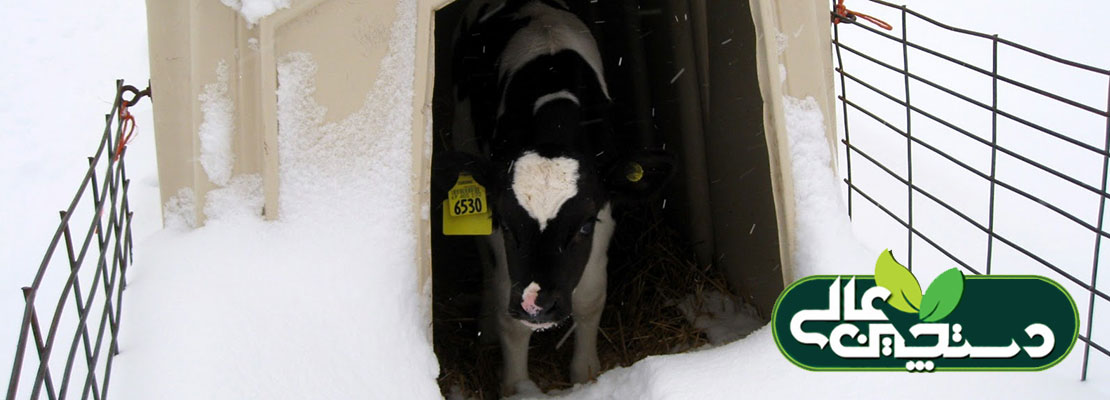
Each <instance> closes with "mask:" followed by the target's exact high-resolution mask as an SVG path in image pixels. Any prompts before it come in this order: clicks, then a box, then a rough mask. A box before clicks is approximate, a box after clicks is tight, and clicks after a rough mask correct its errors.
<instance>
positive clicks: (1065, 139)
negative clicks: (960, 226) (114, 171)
mask: <svg viewBox="0 0 1110 400" xmlns="http://www.w3.org/2000/svg"><path fill="white" fill-rule="evenodd" d="M871 2H872V3H874V4H876V5H879V6H881V7H885V8H887V9H890V10H891V11H893V12H895V13H897V14H898V15H900V17H901V21H900V22H901V27H900V29H899V28H895V29H894V31H893V32H897V33H896V34H890V33H887V32H884V31H881V30H878V29H875V28H873V27H871V26H869V25H867V22H866V21H856V20H855V19H842V21H841V22H843V23H844V25H845V26H844V27H841V26H840V25H837V24H834V25H833V26H834V27H833V50H834V52H835V56H836V62H837V65H836V67H835V71H836V78H838V79H839V86H840V87H839V89H840V90H839V91H840V94H839V95H838V96H837V99H838V101H839V102H840V103H841V106H842V107H841V109H842V110H843V111H842V112H843V114H842V118H841V122H842V123H843V126H842V131H843V139H842V140H841V143H842V144H843V146H844V149H845V150H844V151H845V157H846V158H845V164H846V167H847V168H846V172H847V178H846V179H844V183H845V184H846V186H847V192H848V214H849V216H851V215H852V209H853V204H852V203H853V199H855V198H857V197H858V198H862V199H863V200H865V201H866V202H867V203H869V204H871V205H873V206H874V207H876V208H877V209H878V210H880V211H881V212H882V213H883V214H885V215H886V216H889V217H890V218H891V219H893V220H894V221H895V222H897V224H899V225H901V226H902V227H904V228H905V230H906V232H907V238H906V240H907V247H906V248H907V250H908V251H907V252H908V253H909V254H908V255H907V261H908V263H907V265H908V266H909V267H910V268H912V262H913V261H912V260H913V244H914V238H917V239H920V240H921V241H923V242H924V243H926V244H928V245H929V246H930V247H932V248H933V249H934V250H936V251H937V252H939V253H941V254H943V255H944V256H945V257H947V258H949V259H951V260H952V261H953V262H955V263H957V264H959V265H960V266H961V267H963V268H964V269H965V270H966V271H970V272H971V273H974V274H990V273H991V272H992V260H993V259H994V258H995V254H996V250H995V247H996V244H995V242H999V243H1002V244H1005V245H1006V246H1009V247H1010V248H1012V249H1014V250H1016V251H1017V252H1019V253H1021V254H1022V255H1024V256H1026V257H1028V258H1029V259H1032V260H1035V262H1036V263H1037V264H1039V265H1040V266H1041V267H1043V268H1044V270H1045V271H1046V273H1045V275H1046V276H1050V277H1053V278H1062V279H1064V280H1067V281H1070V282H1071V283H1073V284H1075V285H1076V286H1078V287H1079V288H1081V289H1082V290H1083V292H1084V293H1082V294H1081V293H1072V294H1073V296H1074V298H1075V299H1076V303H1077V306H1079V310H1080V313H1081V314H1085V315H1086V321H1087V324H1086V329H1085V330H1084V331H1083V332H1081V333H1080V335H1079V340H1080V341H1081V343H1082V347H1083V355H1082V357H1083V366H1082V371H1081V375H1080V376H1081V379H1083V380H1086V379H1087V373H1088V363H1089V361H1090V359H1091V356H1092V354H1091V350H1092V349H1094V350H1095V351H1097V352H1100V353H1102V354H1104V355H1106V356H1110V351H1108V350H1107V346H1106V345H1105V344H1103V343H1105V342H1103V343H1100V342H1098V341H1096V340H1094V339H1093V334H1094V332H1093V327H1094V321H1093V319H1094V316H1095V311H1094V310H1095V303H1096V299H1098V298H1101V299H1104V300H1110V296H1107V293H1106V292H1105V291H1104V290H1103V289H1099V288H1097V287H1096V282H1097V279H1098V270H1099V252H1100V250H1101V246H1102V242H1103V240H1104V238H1110V233H1108V232H1106V231H1105V230H1104V229H1103V226H1104V225H1103V222H1104V220H1105V217H1106V213H1105V211H1106V206H1105V202H1106V200H1107V199H1108V198H1110V194H1108V193H1107V174H1108V167H1110V109H1100V108H1097V107H1094V106H1091V105H1089V104H1087V103H1084V102H1081V101H1078V100H1075V99H1072V98H1069V97H1066V96H1064V95H1060V94H1057V93H1053V92H1052V91H1049V90H1045V89H1042V88H1039V87H1037V86H1035V85H1033V84H1030V83H1028V82H1023V81H1022V80H1020V79H1016V78H1011V77H1007V76H1005V75H1002V74H999V72H998V70H999V57H998V55H999V50H1000V48H1001V49H1005V50H1016V51H1017V52H1018V54H1025V55H1026V56H1028V57H1035V58H1037V59H1041V60H1047V61H1049V62H1051V63H1053V64H1056V65H1058V66H1059V67H1061V68H1063V69H1065V70H1066V71H1069V72H1070V73H1073V74H1080V73H1082V74H1095V75H1096V76H1102V77H1104V78H1107V107H1110V71H1108V70H1106V69H1103V68H1098V67H1093V66H1090V65H1085V64H1082V63H1078V62H1074V61H1070V60H1066V59H1063V58H1060V57H1057V56H1053V55H1051V54H1048V53H1045V52H1043V51H1039V50H1036V49H1033V48H1030V47H1028V46H1024V45H1021V44H1018V43H1015V42H1012V41H1009V40H1006V39H1003V38H1000V37H998V35H988V34H984V33H980V32H975V31H971V30H967V29H961V28H957V27H953V26H950V25H946V24H944V23H941V22H938V21H936V20H934V19H932V18H929V17H927V16H925V15H922V14H920V13H918V12H915V11H913V10H910V9H908V8H906V6H900V5H895V4H891V3H888V2H885V1H881V0H871ZM833 3H834V4H833V7H834V9H835V6H836V4H835V1H834V2H833ZM833 17H834V18H835V17H836V14H835V12H834V13H833ZM907 22H913V23H915V24H917V23H924V25H926V26H931V29H940V30H942V31H947V32H951V33H954V34H956V35H957V36H959V37H960V38H961V39H960V40H967V41H984V40H985V41H988V42H989V44H990V60H991V67H990V69H987V68H984V67H980V66H976V65H974V63H971V62H968V61H966V60H962V59H961V58H960V57H958V56H955V55H952V54H950V52H946V51H945V50H944V49H937V48H932V47H928V46H925V45H922V44H920V43H921V41H920V39H919V40H918V41H917V42H915V41H914V40H912V39H911V36H910V32H908V29H907ZM841 29H860V30H862V31H863V32H867V33H868V34H872V35H877V36H879V37H882V38H884V39H886V40H889V41H890V42H891V43H894V46H900V47H901V54H900V55H901V57H900V59H896V60H883V59H881V57H879V56H874V55H872V54H871V53H869V52H868V50H869V49H864V48H863V47H861V45H859V44H855V43H847V42H845V41H842V40H841V37H840V34H841ZM927 34H928V33H919V34H918V35H917V36H914V38H922V37H924V35H927ZM911 51H912V52H915V53H914V54H927V55H929V56H932V57H935V58H937V59H940V60H944V61H945V62H947V63H949V64H951V65H953V66H958V67H959V68H961V69H963V70H965V71H968V72H970V73H971V75H976V76H981V77H985V78H988V79H990V81H991V99H990V102H989V103H987V102H985V101H982V100H976V99H975V98H974V97H973V96H972V95H971V94H969V93H968V91H967V88H963V87H949V86H945V85H942V84H939V83H937V82H936V80H931V79H927V78H925V77H924V76H922V74H920V73H914V72H911V69H910V54H911ZM846 55H847V56H849V57H850V58H851V59H853V60H856V61H858V62H860V63H865V64H871V66H878V67H879V69H881V70H886V71H888V72H893V73H894V74H896V75H898V76H899V77H900V79H901V81H902V89H904V92H902V93H891V92H890V91H889V90H886V91H884V90H883V89H882V88H880V85H879V84H877V83H876V82H872V81H869V79H868V78H869V77H867V76H861V75H863V74H857V73H854V72H852V71H849V70H848V69H846V68H845V67H844V62H845V56H846ZM888 58H889V57H888ZM849 83H851V86H850V87H852V88H853V90H854V91H858V90H860V89H861V88H862V90H863V91H865V92H870V93H869V94H870V95H877V96H878V98H880V99H883V101H885V102H888V104H885V105H880V106H874V105H868V104H864V103H866V102H865V101H859V100H858V99H857V100H854V99H856V98H849V96H848V94H847V93H848V91H847V88H848V87H849ZM999 83H1002V84H1005V85H1009V86H1012V87H1016V88H1019V89H1021V90H1023V91H1025V92H1026V93H1029V94H1032V95H1035V96H1039V97H1041V98H1043V99H1046V101H1049V102H1052V103H1057V104H1060V105H1065V106H1067V107H1068V108H1072V109H1075V110H1078V111H1079V112H1081V113H1084V114H1089V115H1093V116H1095V117H1101V118H1103V119H1106V134H1105V137H1104V139H1103V140H1102V142H1103V143H1102V145H1101V146H1095V145H1092V144H1089V143H1087V142H1084V141H1082V140H1080V139H1079V138H1077V137H1074V136H1073V135H1069V134H1068V133H1065V132H1060V131H1058V130H1055V129H1051V128H1049V127H1046V126H1045V125H1043V124H1038V123H1036V122H1033V121H1031V119H1030V118H1023V117H1022V116H1021V115H1018V114H1020V113H1019V112H1008V111H1007V110H1005V109H1001V108H1000V107H999ZM921 85H924V86H926V87H929V88H931V89H934V90H937V91H939V92H942V93H945V94H946V95H948V96H951V97H952V98H954V99H956V101H958V102H961V104H963V105H965V106H966V107H969V109H972V110H974V109H980V110H983V111H985V112H989V113H990V115H991V123H990V134H989V138H990V139H989V140H988V139H987V138H986V137H988V135H986V134H985V132H979V133H980V134H981V135H980V134H976V133H975V132H976V130H975V129H972V128H967V127H963V126H960V123H958V122H954V121H952V120H951V119H946V118H943V117H941V116H940V113H936V112H931V111H930V110H927V109H924V107H919V106H918V105H917V104H915V103H914V102H912V101H911V100H910V99H911V96H910V95H911V93H910V88H911V86H913V87H916V88H920V87H921ZM853 93H855V92H853ZM890 105H893V107H889V106H890ZM889 109H899V110H900V111H898V112H893V113H892V112H889V111H886V110H889ZM849 111H851V113H850V112H849ZM850 115H853V116H855V118H860V117H861V116H865V117H866V118H867V119H871V120H873V122H877V123H879V124H881V125H882V126H884V127H885V129H886V130H887V131H888V132H887V133H888V134H894V135H898V136H900V137H901V138H902V139H904V142H905V165H904V168H905V169H904V171H905V173H903V174H900V173H898V172H896V171H895V169H900V168H901V167H902V166H897V167H891V166H888V165H886V164H884V163H883V162H882V161H880V160H879V159H878V158H877V155H876V154H872V153H869V152H867V151H865V150H864V149H861V148H860V146H858V145H857V144H856V143H853V142H852V139H851V129H850V128H851V127H852V123H853V121H855V120H854V119H850V118H849V116H850ZM922 118H924V121H926V122H928V123H936V124H939V125H941V126H944V127H945V128H947V129H949V130H951V131H952V132H956V133H957V134H958V135H959V136H962V137H964V138H966V139H970V140H971V141H972V142H973V143H977V144H979V145H981V146H986V148H988V149H989V151H990V170H989V172H984V171H980V170H979V169H976V168H974V167H973V166H972V165H971V164H972V163H971V162H970V161H969V160H967V159H962V158H961V157H959V156H955V155H952V154H951V153H950V152H946V151H944V150H942V149H941V148H940V146H938V145H936V144H935V143H931V142H930V141H929V140H926V138H924V137H921V136H915V134H914V131H913V127H914V124H913V122H914V121H921V119H922ZM1000 121H1009V122H1012V123H1016V124H1018V125H1020V126H1024V127H1025V129H1030V130H1031V131H1034V132H1037V133H1038V134H1041V135H1045V136H1047V137H1051V138H1053V139H1055V140H1057V141H1059V142H1060V143H1064V144H1066V146H1070V147H1072V148H1075V149H1081V150H1082V151H1085V152H1088V153H1091V154H1094V155H1095V156H1097V157H1101V160H1102V162H1101V166H1102V170H1101V177H1102V179H1101V181H1100V182H1101V183H1100V184H1095V185H1092V184H1089V183H1087V182H1084V181H1083V180H1081V179H1077V178H1075V177H1073V176H1070V175H1069V174H1067V173H1065V172H1062V171H1060V170H1058V169H1055V168H1052V167H1051V166H1049V165H1047V163H1042V162H1038V161H1036V160H1034V157H1033V156H1032V155H1030V154H1025V153H1023V152H1022V151H1019V150H1016V149H1014V148H1009V147H1006V146H1002V145H1000V144H999V141H998V136H999V135H998V134H999V122H1000ZM918 124H920V122H919V123H918ZM900 125H901V126H904V128H900V127H899V126H900ZM920 149H924V150H927V152H928V153H932V154H934V155H936V156H939V157H940V158H942V159H943V160H945V161H946V162H948V163H951V164H952V165H955V166H958V167H959V168H960V169H962V170H965V171H967V172H969V173H970V174H972V175H973V176H975V177H977V178H978V179H981V180H984V181H986V182H988V183H989V186H990V190H989V196H988V197H987V198H986V199H981V200H982V201H985V202H987V203H988V216H987V221H986V223H983V222H980V221H977V220H976V219H975V218H972V217H971V216H969V215H968V214H967V213H965V212H962V211H960V210H959V209H958V208H957V207H955V206H953V205H952V204H950V203H949V202H946V201H944V200H942V199H941V198H940V197H939V196H937V195H935V194H934V193H932V192H930V191H927V190H925V189H923V188H922V187H921V186H919V185H917V184H915V183H914V180H913V171H914V164H913V155H914V153H915V152H920V151H921V150H920ZM885 150H888V149H884V151H885ZM915 150H916V151H915ZM898 151H901V150H898ZM1000 154H1002V155H1005V156H1007V157H1009V158H1012V159H1014V160H1017V161H1019V162H1020V163H1023V164H1024V165H1027V166H1029V167H1032V168H1034V169H1036V170H1039V171H1041V172H1042V173H1045V174H1047V175H1048V176H1050V177H1051V179H1053V180H1056V181H1058V182H1063V183H1066V184H1067V185H1071V186H1074V187H1077V188H1079V189H1081V190H1082V191H1086V192H1089V193H1092V194H1093V195H1095V196H1097V197H1098V200H1099V202H1098V204H1099V205H1098V210H1097V216H1098V217H1097V221H1096V222H1094V223H1092V222H1090V221H1088V220H1085V219H1084V218H1081V217H1079V216H1077V215H1075V214H1074V213H1073V212H1069V211H1067V210H1065V207H1062V206H1061V205H1058V204H1054V203H1053V202H1052V201H1048V200H1047V199H1045V198H1042V197H1041V196H1037V195H1035V194H1033V193H1032V191H1031V190H1027V189H1023V188H1022V187H1021V186H1022V185H1021V184H1019V183H1017V182H1008V181H1005V180H1001V179H999V178H998V176H997V172H998V167H997V164H998V159H999V155H1000ZM853 161H854V162H855V163H857V167H859V165H858V163H860V162H865V163H867V164H868V165H870V166H874V167H877V168H878V169H879V170H881V171H882V173H883V174H885V175H888V176H889V177H891V178H893V179H894V180H895V181H897V182H898V183H897V184H898V185H901V186H904V187H905V191H906V199H907V202H906V208H905V210H906V212H905V217H904V218H903V217H900V216H899V215H898V213H897V212H895V211H894V210H892V208H894V207H895V206H896V205H894V204H889V202H887V204H884V203H883V202H882V201H879V200H878V199H877V198H876V192H869V191H868V190H866V189H865V188H862V187H860V184H859V183H858V182H855V181H853V170H852V168H853V167H852V163H853ZM999 190H1005V191H1008V192H1009V193H1013V194H1015V195H1017V196H1020V197H1022V198H1025V199H1027V200H1029V201H1032V202H1033V203H1036V204H1037V205H1038V206H1040V207H1043V208H1044V209H1047V210H1049V211H1051V213H1054V214H1056V215H1058V216H1060V217H1062V218H1064V219H1066V220H1067V221H1070V223H1073V224H1075V225H1076V226H1079V227H1082V228H1083V229H1085V230H1087V231H1089V232H1090V234H1091V235H1092V238H1091V239H1092V240H1093V243H1094V254H1093V262H1092V267H1091V273H1090V275H1089V276H1085V275H1084V276H1081V275H1077V274H1074V273H1071V272H1068V271H1067V270H1066V269H1065V268H1061V266H1060V265H1056V264H1054V263H1052V262H1050V261H1049V257H1047V256H1045V255H1044V254H1038V253H1037V252H1035V251H1032V250H1029V249H1028V248H1027V247H1026V246H1022V244H1020V243H1018V240H1016V239H1013V238H1010V237H1006V236H1003V235H1000V234H999V233H998V232H996V231H995V213H996V201H995V200H996V192H998V191H999ZM915 194H916V195H920V196H923V197H924V198H927V199H929V200H930V201H931V202H933V203H935V204H937V205H939V206H940V207H941V208H943V209H944V210H945V212H948V213H951V214H952V215H954V216H956V217H958V218H959V219H960V220H963V221H965V222H967V223H968V224H970V225H971V226H973V227H974V228H975V229H977V230H978V231H980V232H982V233H985V234H986V236H987V240H986V244H985V249H983V250H984V251H985V253H986V258H985V263H982V264H980V263H972V262H967V261H966V260H964V259H961V258H960V257H958V256H957V255H956V254H955V251H953V250H952V249H950V248H945V247H944V246H942V245H940V244H938V242H937V241H936V240H935V239H936V238H934V237H930V236H927V235H926V234H925V233H923V232H922V231H921V230H919V229H918V226H915V224H914V215H915V212H914V197H915ZM897 207H899V208H900V205H898V206H897ZM973 264H974V265H973ZM1048 271H1051V273H1048ZM1084 294H1085V295H1086V296H1083V295H1084ZM1084 303H1085V304H1084ZM1084 305H1086V307H1084Z"/></svg>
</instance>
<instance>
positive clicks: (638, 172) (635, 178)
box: [624, 162, 644, 182]
mask: <svg viewBox="0 0 1110 400" xmlns="http://www.w3.org/2000/svg"><path fill="white" fill-rule="evenodd" d="M624 177H625V178H626V179H628V181H629V182H639V181H640V179H644V167H642V166H640V163H637V162H630V163H628V174H627V175H625V176H624Z"/></svg>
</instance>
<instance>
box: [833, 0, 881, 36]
mask: <svg viewBox="0 0 1110 400" xmlns="http://www.w3.org/2000/svg"><path fill="white" fill-rule="evenodd" d="M856 17H859V18H863V19H865V20H868V21H870V22H871V23H872V24H875V25H878V26H879V27H880V28H883V29H886V30H888V31H889V30H894V27H892V26H890V24H888V23H886V21H883V20H881V19H878V18H875V17H872V16H870V15H867V14H863V13H858V12H855V11H852V10H849V9H848V7H845V6H844V0H837V2H836V16H835V17H833V23H834V24H839V23H840V20H842V19H846V20H849V21H853V22H854V21H855V20H856Z"/></svg>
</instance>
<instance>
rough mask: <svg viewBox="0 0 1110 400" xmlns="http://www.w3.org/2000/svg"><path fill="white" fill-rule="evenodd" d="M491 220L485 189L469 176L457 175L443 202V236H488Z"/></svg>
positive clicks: (491, 230) (491, 228)
mask: <svg viewBox="0 0 1110 400" xmlns="http://www.w3.org/2000/svg"><path fill="white" fill-rule="evenodd" d="M490 233H493V219H492V215H491V214H490V212H489V202H487V201H486V188H485V187H482V185H480V184H478V182H476V181H474V177H472V176H470V174H465V173H464V174H459V179H458V180H457V181H455V186H454V187H452V188H451V190H449V191H448V192H447V200H444V201H443V234H444V235H489V234H490Z"/></svg>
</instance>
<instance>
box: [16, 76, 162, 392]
mask: <svg viewBox="0 0 1110 400" xmlns="http://www.w3.org/2000/svg"><path fill="white" fill-rule="evenodd" d="M127 92H131V93H134V94H135V97H133V98H131V99H130V100H126V101H128V102H129V103H131V104H133V103H134V102H136V101H138V100H139V98H140V97H142V96H145V95H148V94H149V92H146V91H144V92H138V91H137V90H135V89H134V88H131V87H129V86H123V81H117V82H116V96H115V101H114V103H113V104H112V109H111V111H110V112H109V113H108V114H107V115H106V116H105V126H104V133H103V135H102V137H101V139H100V143H99V146H98V147H97V149H96V153H95V154H94V155H93V156H92V157H89V158H88V162H89V167H88V170H87V172H86V173H85V176H84V178H83V179H82V180H81V183H80V185H79V186H78V189H77V193H76V195H75V196H74V197H73V200H72V201H70V203H69V207H68V208H66V209H65V210H63V211H61V212H60V216H61V222H60V224H59V225H58V229H57V230H56V231H55V233H54V236H53V238H52V239H51V241H50V245H49V246H48V247H47V249H46V254H45V255H44V256H43V259H42V263H41V264H40V265H39V268H38V270H37V272H36V274H35V278H34V281H33V282H32V283H31V285H30V286H28V287H24V288H23V296H24V298H25V300H26V307H25V308H24V314H23V320H22V325H21V327H20V331H19V341H18V344H17V348H16V352H15V358H14V365H13V367H12V371H11V378H10V380H9V381H8V390H7V399H8V400H14V399H15V398H17V396H18V397H20V398H30V399H38V398H40V397H41V396H42V394H43V393H45V394H46V397H47V398H48V399H50V400H55V399H65V398H67V397H69V396H75V395H77V394H80V396H81V398H82V399H87V398H89V397H92V398H93V399H95V400H101V399H105V398H107V396H108V384H109V381H110V379H111V373H112V361H113V359H114V358H115V356H116V355H117V354H119V346H118V341H117V339H118V333H119V324H120V312H121V309H122V305H123V291H124V288H125V287H126V286H127V281H126V279H125V275H126V272H127V267H128V265H129V264H130V263H131V260H132V255H133V252H132V238H131V219H132V212H131V209H130V206H129V205H128V199H127V189H128V186H129V185H130V181H129V180H128V179H127V172H126V168H125V167H124V160H125V159H126V157H125V155H126V146H120V143H121V141H123V142H124V144H125V143H126V136H125V135H126V132H125V130H126V128H127V125H126V124H125V121H126V120H128V119H129V118H130V115H129V114H128V113H127V112H126V105H125V104H124V101H125V99H123V97H124V96H123V95H124V93H127ZM121 106H122V107H123V112H121ZM86 215H87V216H88V217H89V218H88V219H87V220H85V219H80V218H82V217H84V216H86ZM71 228H73V229H71ZM55 293H57V294H58V297H57V300H54V299H53V298H49V297H43V296H48V295H52V294H55ZM32 378H33V379H32ZM21 383H23V384H24V386H23V387H22V389H23V390H22V391H21V390H20V389H21V386H20V384H21Z"/></svg>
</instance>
